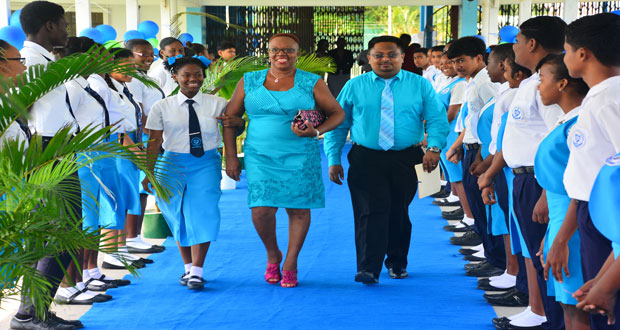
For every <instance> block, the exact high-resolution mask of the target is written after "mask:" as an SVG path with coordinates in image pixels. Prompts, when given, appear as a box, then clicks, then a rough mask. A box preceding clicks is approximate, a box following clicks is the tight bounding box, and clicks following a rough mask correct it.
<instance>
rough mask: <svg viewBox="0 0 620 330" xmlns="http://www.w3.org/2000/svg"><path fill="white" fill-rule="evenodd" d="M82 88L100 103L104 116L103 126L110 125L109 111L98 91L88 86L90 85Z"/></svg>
mask: <svg viewBox="0 0 620 330" xmlns="http://www.w3.org/2000/svg"><path fill="white" fill-rule="evenodd" d="M84 90H85V91H86V92H87V93H88V94H90V96H92V97H93V98H94V99H95V100H97V102H98V103H99V104H100V105H101V107H102V108H103V114H104V116H105V126H106V127H108V126H110V112H109V111H108V107H107V106H106V105H105V101H104V100H103V98H102V97H101V95H99V93H97V92H95V91H94V90H93V89H92V88H90V86H86V87H84Z"/></svg>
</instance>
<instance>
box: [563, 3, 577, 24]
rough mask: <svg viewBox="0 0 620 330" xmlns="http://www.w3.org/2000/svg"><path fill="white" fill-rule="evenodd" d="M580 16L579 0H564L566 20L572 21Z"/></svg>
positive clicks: (567, 21)
mask: <svg viewBox="0 0 620 330" xmlns="http://www.w3.org/2000/svg"><path fill="white" fill-rule="evenodd" d="M577 18H579V0H564V21H565V22H566V23H571V22H572V21H574V20H576V19H577Z"/></svg>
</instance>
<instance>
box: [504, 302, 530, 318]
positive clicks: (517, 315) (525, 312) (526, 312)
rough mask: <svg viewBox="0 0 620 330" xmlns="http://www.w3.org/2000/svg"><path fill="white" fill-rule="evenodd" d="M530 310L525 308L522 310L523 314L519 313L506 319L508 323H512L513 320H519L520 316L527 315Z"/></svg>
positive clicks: (528, 307)
mask: <svg viewBox="0 0 620 330" xmlns="http://www.w3.org/2000/svg"><path fill="white" fill-rule="evenodd" d="M531 310H532V307H530V306H527V308H526V309H524V310H523V312H521V313H519V314H515V315H513V316H509V317H508V319H509V320H510V321H514V320H516V319H518V318H520V317H521V316H524V315H527V314H528V313H529V312H530V311H531Z"/></svg>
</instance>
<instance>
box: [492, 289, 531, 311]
mask: <svg viewBox="0 0 620 330" xmlns="http://www.w3.org/2000/svg"><path fill="white" fill-rule="evenodd" d="M483 296H486V297H485V299H486V301H487V302H488V303H489V304H491V305H493V306H505V307H527V305H528V304H529V300H530V299H529V296H528V295H526V294H524V293H521V292H520V291H519V290H517V289H516V288H515V289H513V290H510V291H508V292H506V294H498V295H486V294H485V295H483Z"/></svg>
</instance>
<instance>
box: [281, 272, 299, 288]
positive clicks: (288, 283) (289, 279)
mask: <svg viewBox="0 0 620 330" xmlns="http://www.w3.org/2000/svg"><path fill="white" fill-rule="evenodd" d="M282 273H283V274H284V277H283V278H282V282H280V286H281V287H283V288H294V287H296V286H297V284H299V282H298V281H297V271H296V270H283V271H282Z"/></svg>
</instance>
